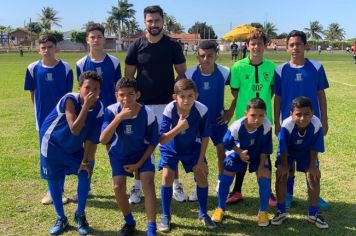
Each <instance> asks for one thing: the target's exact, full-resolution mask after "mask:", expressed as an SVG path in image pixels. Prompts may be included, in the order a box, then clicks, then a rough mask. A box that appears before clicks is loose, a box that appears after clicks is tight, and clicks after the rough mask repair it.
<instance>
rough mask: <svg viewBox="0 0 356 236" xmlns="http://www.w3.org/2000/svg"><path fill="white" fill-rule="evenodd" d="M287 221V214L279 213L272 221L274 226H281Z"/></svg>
mask: <svg viewBox="0 0 356 236" xmlns="http://www.w3.org/2000/svg"><path fill="white" fill-rule="evenodd" d="M286 219H287V213H281V212H280V211H278V212H277V213H276V214H275V215H274V217H273V218H272V220H271V224H272V225H281V224H282V223H283V221H285V220H286Z"/></svg>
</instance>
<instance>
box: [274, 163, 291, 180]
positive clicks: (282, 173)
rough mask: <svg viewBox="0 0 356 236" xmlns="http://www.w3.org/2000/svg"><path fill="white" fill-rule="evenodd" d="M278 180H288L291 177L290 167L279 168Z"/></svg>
mask: <svg viewBox="0 0 356 236" xmlns="http://www.w3.org/2000/svg"><path fill="white" fill-rule="evenodd" d="M276 174H277V179H281V178H286V179H288V176H289V168H288V166H282V165H281V166H279V167H278V168H277V172H276Z"/></svg>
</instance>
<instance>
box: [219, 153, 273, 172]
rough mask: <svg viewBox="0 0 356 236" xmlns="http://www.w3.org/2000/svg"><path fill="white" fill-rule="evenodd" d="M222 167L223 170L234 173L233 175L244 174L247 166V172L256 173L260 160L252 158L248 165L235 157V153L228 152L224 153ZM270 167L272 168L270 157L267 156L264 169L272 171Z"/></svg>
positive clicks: (237, 156)
mask: <svg viewBox="0 0 356 236" xmlns="http://www.w3.org/2000/svg"><path fill="white" fill-rule="evenodd" d="M223 165H224V169H225V170H227V171H230V172H235V173H244V172H246V170H247V165H248V171H249V172H250V173H252V172H256V171H257V169H258V166H259V165H260V158H254V159H252V160H251V161H250V162H249V163H246V162H244V161H242V160H241V158H240V157H239V155H237V153H236V152H234V151H229V152H226V158H225V160H224V164H223ZM271 167H272V164H271V159H270V156H269V155H268V157H267V159H266V162H265V168H268V169H269V170H270V171H271V170H272V168H271Z"/></svg>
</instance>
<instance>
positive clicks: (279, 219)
mask: <svg viewBox="0 0 356 236" xmlns="http://www.w3.org/2000/svg"><path fill="white" fill-rule="evenodd" d="M312 106H313V105H312V101H311V100H310V99H309V98H306V97H297V98H295V99H293V101H292V105H291V111H290V116H289V117H288V118H287V119H285V120H284V121H283V123H282V127H281V130H280V132H279V135H278V141H279V146H278V153H277V161H276V167H277V172H276V191H277V200H278V205H277V208H278V212H277V214H276V215H275V216H274V218H273V219H272V224H273V225H280V224H282V223H283V221H284V220H285V219H286V218H287V213H286V206H285V195H286V190H287V179H288V174H289V170H290V168H291V167H292V164H293V162H296V163H297V171H301V172H304V173H305V175H306V180H307V186H308V194H309V210H308V221H309V222H311V223H313V224H315V225H316V226H317V227H318V228H321V229H326V228H329V225H328V224H327V223H326V221H325V220H324V218H323V217H322V216H321V215H320V213H319V206H318V198H319V194H320V176H321V173H320V170H319V161H318V153H319V152H324V136H323V129H322V124H321V122H320V120H319V118H317V117H316V116H315V115H313V108H312Z"/></svg>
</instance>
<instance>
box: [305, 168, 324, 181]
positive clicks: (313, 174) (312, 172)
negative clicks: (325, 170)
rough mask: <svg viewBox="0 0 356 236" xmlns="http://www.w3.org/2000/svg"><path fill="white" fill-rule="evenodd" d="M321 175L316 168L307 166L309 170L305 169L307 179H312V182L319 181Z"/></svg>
mask: <svg viewBox="0 0 356 236" xmlns="http://www.w3.org/2000/svg"><path fill="white" fill-rule="evenodd" d="M320 177H321V173H320V170H319V169H318V168H316V167H315V168H309V170H308V171H307V179H308V180H312V181H314V182H317V181H319V179H320Z"/></svg>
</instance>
